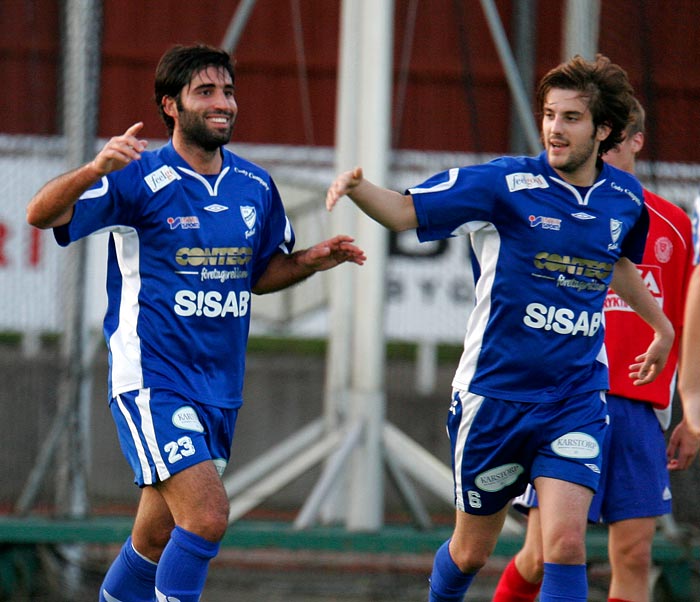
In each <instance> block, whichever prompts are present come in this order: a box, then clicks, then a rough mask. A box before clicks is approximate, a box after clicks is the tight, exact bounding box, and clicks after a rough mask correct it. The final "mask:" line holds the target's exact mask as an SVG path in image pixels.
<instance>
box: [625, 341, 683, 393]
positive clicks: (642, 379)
mask: <svg viewBox="0 0 700 602" xmlns="http://www.w3.org/2000/svg"><path fill="white" fill-rule="evenodd" d="M672 345H673V336H671V337H662V336H660V335H658V334H657V335H655V336H654V340H653V341H652V342H651V344H650V345H649V347H648V349H647V350H646V352H645V353H643V354H642V355H638V356H637V357H636V358H634V359H635V360H636V363H634V364H630V366H629V370H630V374H629V376H630V378H631V379H632V380H633V381H634V383H633V384H635V385H646V384H648V383H650V382H653V381H654V380H655V379H656V377H657V376H658V375H659V374H660V373H661V371H662V370H663V369H664V366H665V365H666V359H667V358H668V354H669V351H670V350H671V346H672Z"/></svg>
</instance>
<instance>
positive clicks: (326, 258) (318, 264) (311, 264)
mask: <svg viewBox="0 0 700 602" xmlns="http://www.w3.org/2000/svg"><path fill="white" fill-rule="evenodd" d="M353 241H354V239H353V238H352V237H351V236H347V235H345V234H339V235H338V236H334V237H333V238H331V239H329V240H325V241H323V242H320V243H318V244H316V245H314V246H313V247H310V248H309V249H307V250H306V251H304V252H303V253H301V254H300V255H299V258H298V261H299V263H300V264H302V265H303V266H305V267H307V268H309V269H310V270H313V271H314V272H323V271H325V270H330V269H331V268H334V267H335V266H337V265H340V264H341V263H345V262H346V261H349V262H351V263H356V264H357V265H362V264H363V263H364V262H365V260H366V259H367V257H365V253H364V251H363V250H362V249H360V248H359V247H356V246H355V245H353V244H352V242H353Z"/></svg>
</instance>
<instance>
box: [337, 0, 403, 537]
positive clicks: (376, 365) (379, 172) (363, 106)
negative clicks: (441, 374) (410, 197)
mask: <svg viewBox="0 0 700 602" xmlns="http://www.w3.org/2000/svg"><path fill="white" fill-rule="evenodd" d="M361 5H362V16H363V19H362V29H361V30H360V32H359V46H360V48H361V58H360V65H361V68H360V82H359V83H360V85H359V88H358V90H359V93H360V105H359V106H360V112H359V115H358V117H359V122H358V128H357V135H358V137H359V147H358V150H359V159H360V164H361V165H362V166H363V167H364V170H365V175H366V176H367V177H368V178H369V179H371V180H372V181H374V182H375V183H377V184H379V185H380V186H381V185H386V184H387V180H388V172H389V141H390V124H391V81H392V77H391V73H392V59H393V55H392V46H393V12H394V11H393V8H394V7H393V1H391V0H381V1H377V0H362V2H361ZM358 219H359V226H358V231H359V234H358V239H359V240H360V241H361V244H362V245H363V247H364V249H365V251H366V253H367V257H368V261H367V264H366V265H365V266H364V268H363V269H362V270H361V271H360V270H358V271H357V272H356V282H357V286H356V292H357V293H356V294H357V299H360V298H361V299H362V302H361V303H360V302H356V303H355V304H354V320H353V322H354V328H353V340H354V347H353V368H354V371H353V374H352V413H353V415H354V417H355V418H356V419H357V420H359V421H361V422H363V423H364V427H365V429H364V437H363V438H362V440H361V442H360V446H359V447H358V448H357V450H356V452H355V456H354V458H353V467H352V471H351V486H350V493H349V504H350V507H349V509H348V519H347V527H348V528H349V529H350V530H377V529H379V528H380V527H381V526H382V524H383V510H384V508H383V507H384V485H383V473H384V471H383V460H382V429H383V425H384V420H385V414H386V399H385V392H384V370H385V365H386V361H385V359H386V358H385V341H384V278H385V270H386V255H387V232H386V230H385V229H384V228H382V227H380V226H379V225H378V224H376V223H375V222H373V221H372V220H370V219H369V218H368V217H367V216H365V215H364V214H360V213H359V212H358ZM360 291H361V294H360Z"/></svg>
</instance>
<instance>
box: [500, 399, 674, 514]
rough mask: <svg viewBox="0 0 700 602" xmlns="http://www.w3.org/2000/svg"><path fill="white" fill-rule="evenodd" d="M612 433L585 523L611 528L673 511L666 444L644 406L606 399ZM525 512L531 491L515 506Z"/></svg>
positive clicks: (653, 415) (650, 411) (534, 502)
mask: <svg viewBox="0 0 700 602" xmlns="http://www.w3.org/2000/svg"><path fill="white" fill-rule="evenodd" d="M608 413H609V415H610V431H609V435H608V438H607V439H606V441H605V447H604V450H603V467H602V470H601V475H600V485H599V487H598V491H597V492H596V494H595V495H594V496H593V500H592V502H591V508H590V510H589V513H588V520H589V521H591V522H594V523H597V522H599V521H601V522H604V523H614V522H617V521H620V520H628V519H632V518H645V517H654V516H661V515H663V514H668V513H669V512H671V487H670V480H669V474H668V468H667V467H666V440H665V438H664V434H663V430H662V429H661V425H660V424H659V420H658V418H657V416H656V413H655V412H654V409H653V408H652V406H651V405H650V404H648V403H644V402H640V401H635V400H633V399H627V398H625V397H617V396H615V395H608ZM513 505H514V507H515V508H516V509H517V510H519V511H521V512H526V511H527V510H528V509H529V508H532V507H536V506H537V495H536V494H535V490H534V488H532V487H531V486H530V487H528V489H527V491H526V492H525V493H524V494H523V495H521V496H520V497H518V498H517V499H515V500H514V501H513Z"/></svg>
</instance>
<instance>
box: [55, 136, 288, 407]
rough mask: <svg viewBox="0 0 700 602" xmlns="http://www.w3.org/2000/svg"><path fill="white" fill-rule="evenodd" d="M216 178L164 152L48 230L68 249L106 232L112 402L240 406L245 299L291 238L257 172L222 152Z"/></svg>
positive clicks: (265, 177)
mask: <svg viewBox="0 0 700 602" xmlns="http://www.w3.org/2000/svg"><path fill="white" fill-rule="evenodd" d="M222 154H223V164H222V168H221V172H220V173H219V174H217V175H212V176H205V175H201V174H198V173H196V172H195V171H193V170H192V169H191V168H190V167H189V166H188V165H187V163H186V162H185V161H184V160H183V159H182V158H181V157H180V156H179V155H178V154H177V152H176V151H175V149H174V148H173V146H172V143H170V144H168V145H166V146H164V147H163V148H161V149H159V150H157V151H155V152H144V153H142V158H141V159H140V160H139V161H134V162H132V163H130V164H129V165H128V166H126V167H125V168H124V169H121V170H119V171H116V172H113V173H111V174H109V175H108V176H106V177H104V178H102V180H101V181H100V182H98V183H97V184H96V185H95V186H94V187H93V188H91V189H90V190H88V191H87V192H86V193H85V194H83V196H82V197H81V198H80V200H79V201H78V202H77V204H76V205H75V210H74V214H73V217H72V219H71V221H70V223H69V224H67V225H65V226H62V227H59V228H56V229H55V231H54V232H55V236H56V240H57V241H58V242H59V244H61V245H67V244H68V243H70V242H71V241H74V240H77V239H79V238H81V237H83V236H87V235H89V234H92V233H94V232H97V231H100V230H109V231H110V232H111V234H110V241H109V254H108V266H107V296H108V308H107V313H106V316H105V320H104V334H105V338H106V340H107V345H108V348H109V359H110V377H109V395H110V398H112V397H114V396H115V395H118V394H120V393H124V392H127V391H133V390H136V389H142V388H148V387H161V388H165V389H170V390H173V391H177V392H179V393H181V394H183V395H185V396H187V397H189V398H191V399H194V400H197V401H199V402H200V403H204V404H209V405H214V406H219V407H227V408H236V407H238V406H240V405H241V403H242V389H243V374H244V370H245V348H246V344H247V339H248V330H249V324H250V310H251V287H252V286H253V285H254V284H255V283H256V281H257V279H258V278H259V277H260V275H261V274H262V273H263V272H264V271H265V269H266V267H267V265H268V263H269V261H270V258H271V257H272V255H273V254H275V253H278V252H284V253H288V252H290V251H291V249H292V247H293V245H294V233H293V231H292V228H291V225H290V223H289V221H288V219H287V216H286V214H285V212H284V208H283V206H282V201H281V199H280V196H279V193H278V191H277V188H276V187H275V184H274V182H273V181H272V179H271V178H270V176H269V174H268V173H267V172H265V171H264V170H263V169H261V168H260V167H258V166H256V165H254V164H252V163H250V162H248V161H245V160H244V159H242V158H240V157H238V156H237V155H235V154H233V153H231V152H230V151H228V150H226V149H222Z"/></svg>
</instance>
